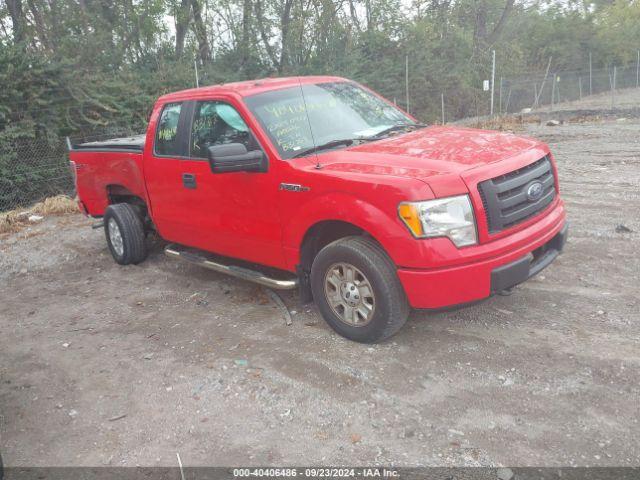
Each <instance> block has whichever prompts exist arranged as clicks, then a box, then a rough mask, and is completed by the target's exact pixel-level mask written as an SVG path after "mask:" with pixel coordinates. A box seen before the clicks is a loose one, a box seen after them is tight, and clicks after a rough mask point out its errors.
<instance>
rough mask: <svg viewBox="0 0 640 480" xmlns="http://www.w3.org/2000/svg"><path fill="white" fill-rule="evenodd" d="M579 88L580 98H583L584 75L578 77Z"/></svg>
mask: <svg viewBox="0 0 640 480" xmlns="http://www.w3.org/2000/svg"><path fill="white" fill-rule="evenodd" d="M578 90H579V91H580V100H582V77H578Z"/></svg>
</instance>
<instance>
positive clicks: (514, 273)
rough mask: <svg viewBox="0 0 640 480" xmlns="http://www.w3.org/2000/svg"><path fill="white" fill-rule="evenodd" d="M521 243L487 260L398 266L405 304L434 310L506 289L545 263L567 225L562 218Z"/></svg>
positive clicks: (559, 246)
mask: <svg viewBox="0 0 640 480" xmlns="http://www.w3.org/2000/svg"><path fill="white" fill-rule="evenodd" d="M537 233H538V235H536V236H535V239H534V240H532V241H531V242H529V243H528V244H527V245H525V246H519V247H518V248H516V249H514V250H512V251H511V252H509V253H504V254H502V255H499V256H497V257H493V258H490V259H487V260H482V261H477V262H471V263H467V264H465V265H460V266H454V267H450V268H438V269H433V270H414V269H398V277H399V278H400V282H401V283H402V285H403V287H404V290H405V293H406V295H407V298H408V300H409V304H410V305H411V306H412V307H413V308H424V309H437V308H445V307H451V306H454V305H460V304H465V303H472V302H476V301H478V300H482V299H484V298H487V297H489V296H491V295H492V294H494V293H497V292H499V291H502V290H506V289H509V288H511V287H513V286H515V285H517V284H519V283H522V282H524V281H525V280H527V279H528V278H531V277H532V276H534V275H536V274H538V273H539V272H540V271H541V270H542V269H544V268H545V267H547V266H549V265H550V264H551V263H552V262H553V260H555V259H556V257H557V256H558V255H559V254H560V252H561V251H562V249H563V248H564V245H565V242H566V239H567V234H568V224H567V223H566V222H565V220H564V215H563V216H562V220H561V221H560V222H558V224H556V225H554V226H553V228H551V229H550V230H547V231H546V232H545V233H544V234H539V232H537Z"/></svg>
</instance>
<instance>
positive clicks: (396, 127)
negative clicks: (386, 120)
mask: <svg viewBox="0 0 640 480" xmlns="http://www.w3.org/2000/svg"><path fill="white" fill-rule="evenodd" d="M424 127H426V125H425V124H423V123H398V124H396V125H392V126H390V127H389V128H385V129H384V130H381V131H379V132H378V133H376V134H374V135H371V136H370V137H367V139H369V140H373V139H377V138H382V137H385V136H387V135H389V134H390V133H392V132H395V131H396V130H406V129H408V128H424Z"/></svg>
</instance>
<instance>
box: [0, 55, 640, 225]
mask: <svg viewBox="0 0 640 480" xmlns="http://www.w3.org/2000/svg"><path fill="white" fill-rule="evenodd" d="M486 71H487V70H486V69H484V68H483V72H482V73H483V75H484V74H486ZM411 75H412V76H414V77H415V76H419V75H420V72H411ZM488 78H490V77H488ZM356 80H357V79H356ZM639 87H640V65H638V63H637V62H635V63H633V64H629V65H626V66H611V67H608V68H600V69H589V68H585V69H583V70H580V71H557V70H554V69H553V68H550V69H549V70H548V72H542V73H540V72H536V73H535V74H521V75H516V76H512V77H503V76H500V75H499V70H498V73H497V74H496V77H495V84H494V115H505V114H519V113H523V112H524V113H527V112H529V111H533V112H540V111H555V110H570V109H573V108H576V106H575V105H574V104H575V102H580V105H579V108H580V109H582V110H588V109H589V108H591V107H593V108H594V109H595V108H597V109H612V110H613V109H616V108H628V107H635V108H637V107H638V105H637V104H625V103H624V101H621V100H620V99H616V92H618V91H619V90H623V89H631V88H639ZM383 90H384V89H383ZM381 93H382V94H384V95H386V96H387V97H388V98H389V99H390V100H392V101H396V103H397V104H398V105H399V106H401V107H406V96H407V91H406V89H405V86H404V85H395V86H390V88H389V91H382V92H381ZM410 94H411V95H412V97H413V98H414V99H415V102H414V101H412V104H414V105H420V104H421V105H422V106H423V108H424V107H425V105H426V106H427V107H428V109H429V111H431V112H437V115H432V118H431V119H430V120H432V121H433V122H434V123H445V122H451V121H456V120H461V119H463V118H465V117H470V116H471V117H482V116H488V115H489V113H490V92H489V91H485V90H484V89H483V86H482V85H478V86H477V88H476V89H475V90H471V91H469V92H467V94H466V96H465V97H464V98H462V99H461V97H460V95H456V94H454V93H453V92H448V91H445V90H442V89H436V88H424V87H423V88H422V89H421V90H420V91H419V92H410ZM64 100H65V99H64V98H60V101H61V102H62V101H64ZM465 102H466V105H465V106H464V108H462V107H461V104H464V103H465ZM22 106H23V105H14V106H13V107H14V108H21V107H22ZM151 107H152V105H149V109H150V108H151ZM45 114H50V112H43V115H45ZM422 120H427V121H428V120H429V119H422ZM139 130H140V129H135V128H132V127H131V126H122V125H107V126H103V127H102V128H99V129H94V130H92V131H90V132H75V133H74V134H73V135H71V138H72V142H73V143H80V142H87V141H98V140H103V139H108V138H116V137H124V136H130V135H133V134H139V133H142V132H140V131H139ZM0 147H1V148H0V212H5V211H9V210H14V209H18V208H26V207H28V206H29V205H32V204H33V203H35V202H38V201H40V200H43V199H44V198H46V197H49V196H53V195H58V194H66V195H69V196H72V197H73V196H74V195H75V193H76V192H75V185H74V181H73V176H72V173H71V170H70V166H69V156H68V151H67V144H66V137H65V136H63V135H53V134H51V133H50V132H46V131H44V130H43V131H42V132H39V130H38V129H37V128H36V129H34V134H33V135H31V136H28V137H24V136H21V137H16V138H12V137H11V135H7V134H6V132H4V133H3V135H2V137H1V138H0Z"/></svg>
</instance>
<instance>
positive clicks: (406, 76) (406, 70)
mask: <svg viewBox="0 0 640 480" xmlns="http://www.w3.org/2000/svg"><path fill="white" fill-rule="evenodd" d="M404 88H405V93H406V95H407V113H411V112H410V111H409V55H405V57H404Z"/></svg>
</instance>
